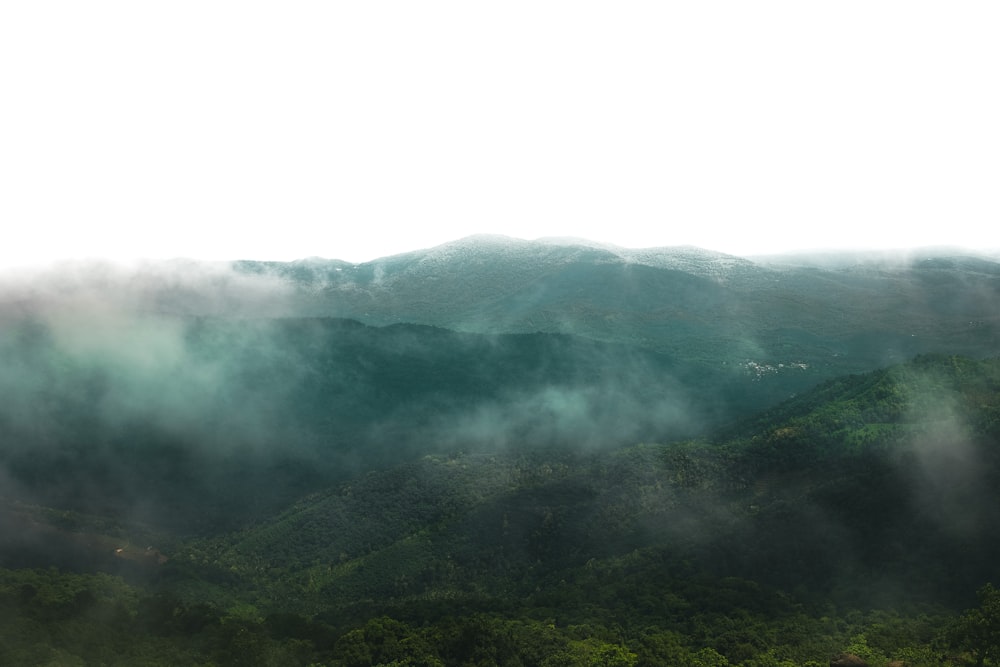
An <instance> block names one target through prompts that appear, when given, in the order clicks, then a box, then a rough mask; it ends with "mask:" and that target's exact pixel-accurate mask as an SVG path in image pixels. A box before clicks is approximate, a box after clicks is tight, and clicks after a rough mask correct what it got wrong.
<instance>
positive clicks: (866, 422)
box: [0, 355, 1000, 667]
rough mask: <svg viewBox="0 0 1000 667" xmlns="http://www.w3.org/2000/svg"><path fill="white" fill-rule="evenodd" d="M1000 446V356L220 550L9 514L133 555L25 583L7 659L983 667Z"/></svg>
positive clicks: (996, 550)
mask: <svg viewBox="0 0 1000 667" xmlns="http://www.w3.org/2000/svg"><path fill="white" fill-rule="evenodd" d="M998 446H1000V360H997V359H989V360H973V359H969V358H964V357H954V356H941V355H929V356H923V357H919V358H916V359H914V360H913V361H911V362H909V363H906V364H902V365H897V366H892V367H889V368H886V369H883V370H878V371H874V372H871V373H865V374H859V375H854V376H846V377H843V378H838V379H836V380H833V381H830V382H827V383H825V384H824V385H822V386H820V387H818V388H816V389H815V390H812V391H809V392H804V393H802V394H800V395H799V396H797V397H796V398H794V399H792V400H790V401H788V402H786V403H783V404H781V405H780V406H777V407H775V408H774V409H772V410H770V411H767V412H764V413H761V414H760V415H759V416H757V417H754V418H752V419H748V420H745V421H743V422H741V423H740V424H739V425H737V426H731V427H728V428H726V429H725V430H723V431H720V432H718V433H716V434H715V435H713V436H711V437H703V438H699V439H696V440H680V441H675V442H663V443H662V444H653V443H648V444H641V445H629V446H625V447H620V448H612V449H600V448H582V449H579V448H572V447H565V446H559V447H553V448H539V447H518V446H507V447H503V448H497V449H494V450H492V451H462V450H461V448H451V449H443V450H441V451H440V452H438V453H435V454H431V455H426V456H423V457H420V458H417V459H415V460H412V461H410V462H404V463H401V464H399V465H396V466H392V467H389V468H386V469H384V470H373V471H371V472H368V473H363V474H360V475H358V476H355V477H353V478H351V479H348V480H344V481H342V482H340V483H337V484H334V485H331V486H329V487H328V488H325V489H323V490H318V491H316V492H314V493H311V494H308V495H305V496H303V497H301V498H299V499H298V500H296V501H295V502H292V503H290V504H289V505H288V506H287V507H286V508H285V509H284V510H283V511H281V512H278V513H277V514H275V515H274V516H272V517H264V516H262V517H260V518H259V520H258V521H257V522H255V523H254V524H253V525H246V526H244V527H242V528H240V529H238V530H235V531H232V532H228V533H225V534H216V535H213V536H202V537H197V538H187V537H183V536H177V535H160V536H156V535H154V534H153V533H147V534H144V535H142V536H141V537H139V535H138V533H137V530H138V528H139V527H138V526H136V525H131V526H130V525H126V524H124V523H121V522H115V521H107V520H101V519H99V518H98V517H94V516H87V515H83V514H72V513H67V512H63V513H58V512H52V511H49V510H45V509H44V508H41V507H38V506H36V505H30V504H27V503H25V502H11V501H9V500H8V503H7V506H6V507H7V509H6V510H5V516H6V517H7V518H6V519H5V520H6V521H13V520H17V521H20V522H21V525H22V526H24V525H27V524H29V523H30V524H31V525H33V526H35V529H36V530H37V531H39V532H41V531H43V530H47V531H48V533H47V538H48V539H49V542H48V544H49V546H50V547H51V548H56V545H58V544H59V543H60V540H61V541H62V542H61V543H62V544H63V545H64V546H65V545H70V547H71V549H75V552H74V553H78V554H86V553H87V549H88V548H89V549H91V550H97V551H101V550H104V551H105V552H110V553H111V554H113V555H111V556H110V557H109V558H108V561H110V562H111V564H109V563H107V562H106V563H103V565H101V566H98V564H96V563H94V562H89V561H87V562H84V561H81V562H80V565H81V567H78V568H76V569H78V570H81V572H80V573H78V574H70V573H68V571H67V569H68V570H72V569H74V568H73V566H72V564H63V568H64V569H63V570H32V569H17V570H6V571H4V572H3V575H2V576H3V578H2V579H0V610H2V612H0V613H2V614H3V615H2V616H0V618H2V619H3V622H4V624H5V627H7V628H9V629H11V630H12V632H10V633H8V634H6V635H5V637H4V640H3V644H0V650H3V651H4V653H3V654H2V656H3V658H4V659H5V660H6V661H7V662H10V664H46V663H47V662H52V661H56V662H58V661H60V660H62V661H64V662H66V661H71V660H73V659H80V660H86V661H89V662H94V663H95V664H96V663H97V662H98V661H103V662H104V663H105V664H232V665H244V664H249V665H252V664H289V665H308V664H329V665H373V664H445V665H451V664H456V665H457V664H498V665H499V664H506V665H562V664H565V665H577V664H584V665H589V664H602V665H662V664H682V665H726V664H733V665H737V664H741V665H746V666H748V667H749V666H751V665H801V664H826V662H827V661H828V660H829V659H830V656H831V655H834V654H836V653H839V652H842V651H847V652H850V653H852V654H855V655H859V656H861V657H863V658H865V659H867V660H868V661H869V664H886V662H887V661H889V660H902V661H905V662H907V663H908V664H911V665H932V664H940V663H941V662H942V661H945V660H951V661H959V662H961V661H963V660H966V661H970V662H973V661H975V658H976V655H977V653H976V652H977V651H978V652H983V651H986V653H984V654H985V655H989V653H988V650H989V646H991V644H989V642H990V641H994V642H995V641H996V640H995V639H994V640H991V639H989V638H990V637H995V636H996V632H997V628H1000V617H997V616H991V615H990V614H991V613H993V612H991V611H990V610H991V609H993V608H994V607H996V601H997V599H998V596H997V594H996V593H995V591H994V590H993V589H991V588H989V587H987V588H983V586H984V585H985V584H986V583H987V582H989V581H996V580H997V579H998V578H1000V576H998V573H997V570H996V568H997V565H996V564H997V563H998V562H1000V539H998V537H997V534H996V530H995V527H996V525H998V521H1000V498H998V496H997V494H996V492H995V489H996V488H997V483H998V482H1000V450H998ZM130 531H131V532H130ZM132 535H134V536H135V537H136V538H137V539H138V540H153V539H158V537H162V539H163V540H164V541H163V542H162V543H156V544H152V545H148V547H149V548H146V547H147V545H143V546H139V544H141V542H138V543H136V544H133V541H134V540H133V538H132ZM116 540H117V542H116ZM113 544H118V546H117V547H115V548H114V549H110V548H109V547H110V546H112V545H113ZM88 545H89V546H88ZM22 546H23V545H22ZM70 547H67V548H70ZM119 549H120V551H117V552H116V550H119ZM116 565H117V567H116ZM100 569H103V570H104V571H105V572H110V573H111V574H100V573H97V572H96V570H100ZM977 590H979V591H980V597H979V598H977V597H976V591H977ZM991 605H992V606H991ZM966 608H976V609H978V610H979V611H977V612H975V613H974V614H973V613H972V612H970V615H968V616H967V617H963V616H962V615H961V614H962V610H963V609H966ZM963 619H964V620H963ZM977 619H978V620H977ZM977 623H978V624H979V625H977V626H976V627H982V628H992V630H989V632H993V633H994V634H993V635H989V634H985V635H984V634H982V632H980V633H979V634H975V633H972V634H970V632H968V631H967V629H968V628H969V627H972V625H970V624H977ZM991 624H992V625H991ZM984 642H985V643H984ZM949 656H950V657H949ZM69 664H72V663H69Z"/></svg>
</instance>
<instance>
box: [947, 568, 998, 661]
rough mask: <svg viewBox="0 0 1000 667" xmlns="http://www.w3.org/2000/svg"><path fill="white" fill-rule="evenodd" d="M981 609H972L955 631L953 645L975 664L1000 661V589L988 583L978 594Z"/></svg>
mask: <svg viewBox="0 0 1000 667" xmlns="http://www.w3.org/2000/svg"><path fill="white" fill-rule="evenodd" d="M978 596H979V606H978V607H976V608H975V609H969V610H968V611H966V612H965V613H964V614H963V615H962V617H961V618H960V619H959V620H958V622H957V623H955V625H954V626H953V628H952V642H953V643H954V644H955V645H957V646H958V647H960V648H962V649H964V650H966V651H968V652H969V653H970V654H971V655H972V658H973V660H975V663H976V665H983V664H984V663H985V662H987V661H989V662H991V663H992V664H997V661H998V660H1000V590H997V589H996V588H995V587H994V586H993V584H986V585H985V586H983V587H982V588H980V589H979V591H978Z"/></svg>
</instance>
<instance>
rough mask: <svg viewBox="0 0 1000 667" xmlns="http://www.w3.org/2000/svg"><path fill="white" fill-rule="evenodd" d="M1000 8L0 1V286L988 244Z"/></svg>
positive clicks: (998, 138) (998, 115)
mask: <svg viewBox="0 0 1000 667" xmlns="http://www.w3.org/2000/svg"><path fill="white" fill-rule="evenodd" d="M998 34H1000V4H998V3H996V2H995V1H993V0H990V1H975V0H972V1H968V2H959V3H955V2H921V1H919V0H917V1H907V2H879V1H877V0H875V1H873V0H864V1H862V2H852V1H849V0H848V1H846V2H824V3H819V2H802V1H801V0H794V1H788V2H768V1H763V2H745V1H742V0H741V1H739V2H725V1H708V2H641V1H637V2H587V1H583V0H580V1H573V2H545V1H544V0H531V1H528V2H520V1H518V0H505V1H504V2H490V3H486V2H474V1H469V0H461V1H456V2H435V1H433V0H431V1H427V2H413V1H410V0H407V1H400V2H393V1H378V0H374V1H367V0H366V1H359V2H346V1H345V2H328V1H316V2H309V1H302V2H255V1H252V0H248V1H241V2H222V1H212V0H196V1H187V0H174V1H171V2H155V3H154V2H135V1H134V0H125V1H121V2H103V1H101V0H96V1H95V2H77V1H75V0H73V1H65V2H60V1H55V2H51V1H46V0H37V1H34V0H33V1H31V2H5V3H2V5H0V96H2V104H0V226H2V230H3V236H2V242H0V265H10V264H15V263H25V262H34V261H39V260H43V259H48V258H54V257H88V256H107V257H121V258H125V257H137V256H138V257H170V256H188V257H195V258H215V259H232V258H261V259H293V258H297V257H304V256H309V255H320V256H325V257H338V258H341V259H347V260H351V261H364V260H367V259H372V258H375V257H377V256H382V255H387V254H392V253H396V252H402V251H405V250H411V249H416V248H422V247H428V246H432V245H436V244H438V243H441V242H444V241H448V240H451V239H455V238H458V237H461V236H465V235H468V234H472V233H477V232H488V233H501V234H509V235H512V236H518V237H522V238H535V237H539V236H551V235H558V236H565V235H571V236H580V237H587V238H592V239H594V240H599V241H607V242H612V243H617V244H620V245H625V246H654V245H674V244H695V245H701V246H704V247H708V248H713V249H716V250H722V251H727V252H734V253H755V252H766V251H772V250H787V249H793V248H812V247H820V246H837V247H844V246H848V247H859V246H860V247H868V246H875V247H880V246H910V245H922V244H932V243H951V244H961V245H969V246H973V247H1000V231H997V230H1000V224H998V222H1000V121H998V120H997V119H1000V85H998V82H1000V39H997V35H998Z"/></svg>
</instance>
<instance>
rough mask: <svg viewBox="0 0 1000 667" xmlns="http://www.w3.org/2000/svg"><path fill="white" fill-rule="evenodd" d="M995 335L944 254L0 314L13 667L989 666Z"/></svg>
mask: <svg viewBox="0 0 1000 667" xmlns="http://www.w3.org/2000/svg"><path fill="white" fill-rule="evenodd" d="M998 334H1000V258H996V257H991V256H989V255H984V254H981V253H974V252H968V251H958V250H948V249H928V250H921V251H914V252H910V253H890V254H885V253H882V254H872V253H869V254H860V253H841V254H838V255H833V254H823V255H818V256H799V257H790V256H784V257H768V258H752V259H747V258H738V257H732V256H728V255H722V254H719V253H713V252H709V251H704V250H700V249H697V248H658V249H645V250H630V249H623V248H617V247H614V246H607V245H602V244H597V243H593V242H589V241H583V240H577V239H543V240H539V241H531V242H529V241H520V240H516V239H509V238H505V237H489V236H477V237H471V238H467V239H461V240H459V241H455V242H453V243H449V244H445V245H443V246H439V247H436V248H431V249H428V250H423V251H416V252H412V253H407V254H404V255H398V256H393V257H387V258H384V259H380V260H376V261H374V262H369V263H364V264H357V265H355V264H349V263H346V262H342V261H339V260H326V259H319V258H311V259H306V260H301V261H297V262H287V263H278V262H259V261H237V262H233V263H230V264H224V265H222V264H205V263H197V262H187V261H177V262H166V263H150V264H141V265H134V266H130V267H122V266H115V265H110V264H100V263H97V264H93V263H77V264H67V265H63V266H60V267H57V268H56V269H53V270H50V271H43V272H37V273H34V274H29V275H23V274H22V275H17V276H6V277H4V278H3V279H2V280H0V368H2V369H3V373H2V375H0V623H3V624H4V626H5V627H7V628H8V629H9V632H8V633H7V634H6V635H5V638H4V640H3V641H2V642H0V663H2V664H218V665H222V664H227V665H228V664H232V665H250V664H271V665H282V664H289V665H317V664H324V665H375V664H396V665H403V664H411V665H417V664H428V665H431V664H456V665H459V664H462V665H464V664H470V665H471V664H483V665H488V664H497V665H501V664H503V665H556V664H565V665H576V664H587V665H589V664H602V665H657V664H684V665H706V664H712V665H725V664H733V665H736V664H740V665H745V666H746V667H754V666H758V665H782V666H787V665H794V664H820V663H823V662H825V661H826V660H827V658H828V656H829V655H831V654H833V653H837V652H842V651H848V652H850V653H851V654H852V655H855V656H856V657H857V656H860V657H861V658H864V659H866V660H868V661H869V663H870V664H874V663H882V664H884V663H885V662H887V661H888V660H890V659H896V660H903V661H906V662H907V663H908V664H912V665H923V664H937V662H938V661H939V659H940V657H941V655H942V654H943V652H949V651H950V652H951V653H952V654H953V657H954V660H957V661H961V660H966V659H968V660H974V657H975V651H977V650H980V649H977V648H976V644H975V643H974V642H972V640H971V639H968V637H969V635H967V634H963V631H962V628H963V627H966V626H963V622H964V621H963V619H964V618H966V617H965V616H960V615H959V611H960V610H961V609H962V608H963V607H966V606H970V605H972V604H974V603H975V593H976V590H977V589H979V590H980V595H981V597H980V599H981V601H983V604H984V605H985V604H986V603H987V602H988V601H989V599H991V598H989V595H990V590H991V589H990V588H988V587H987V588H983V585H984V584H986V583H987V582H989V581H991V580H997V579H998V574H1000V573H998V572H997V571H996V563H998V562H1000V541H998V540H997V538H996V531H995V527H996V525H998V522H1000V495H998V494H997V493H996V491H995V489H996V488H998V483H1000V458H998V452H1000V366H998V350H1000V337H998ZM985 608H986V607H985V606H984V609H985ZM970 618H971V617H970ZM977 618H978V617H977ZM997 628H998V630H997V632H998V633H1000V617H998V619H997ZM997 636H998V637H1000V634H998V635H997ZM977 641H979V640H977ZM998 645H1000V642H998ZM980 655H981V653H980ZM74 661H75V662H74Z"/></svg>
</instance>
